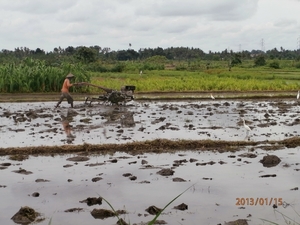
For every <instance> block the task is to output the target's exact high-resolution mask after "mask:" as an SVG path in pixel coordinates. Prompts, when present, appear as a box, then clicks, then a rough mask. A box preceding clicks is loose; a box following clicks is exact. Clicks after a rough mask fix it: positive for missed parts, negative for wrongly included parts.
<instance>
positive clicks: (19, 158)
mask: <svg viewBox="0 0 300 225" xmlns="http://www.w3.org/2000/svg"><path fill="white" fill-rule="evenodd" d="M28 158H29V156H28V155H11V156H9V159H10V160H14V161H23V160H26V159H28Z"/></svg>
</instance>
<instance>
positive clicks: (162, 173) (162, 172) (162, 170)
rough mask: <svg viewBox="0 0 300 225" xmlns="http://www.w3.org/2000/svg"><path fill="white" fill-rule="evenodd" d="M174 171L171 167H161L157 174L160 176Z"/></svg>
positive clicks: (170, 174) (168, 174) (171, 173)
mask: <svg viewBox="0 0 300 225" xmlns="http://www.w3.org/2000/svg"><path fill="white" fill-rule="evenodd" d="M174 173H175V171H174V170H171V169H161V170H160V171H158V172H157V174H159V175H162V176H172V175H173V174H174Z"/></svg>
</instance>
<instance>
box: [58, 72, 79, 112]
mask: <svg viewBox="0 0 300 225" xmlns="http://www.w3.org/2000/svg"><path fill="white" fill-rule="evenodd" d="M74 77H75V76H74V75H73V74H71V73H69V74H68V75H67V76H66V79H65V81H64V83H63V85H62V88H61V96H60V99H59V101H58V103H57V104H56V106H55V108H57V107H58V106H59V105H60V103H61V102H62V101H63V100H64V99H65V98H66V99H67V100H68V103H69V104H70V105H71V107H72V108H73V101H74V100H73V98H72V96H71V95H70V92H69V88H70V87H72V86H77V85H79V84H84V83H74V84H71V80H72V79H73V78H74Z"/></svg>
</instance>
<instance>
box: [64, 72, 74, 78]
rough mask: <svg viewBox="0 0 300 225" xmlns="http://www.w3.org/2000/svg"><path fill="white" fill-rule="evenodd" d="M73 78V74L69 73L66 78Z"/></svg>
mask: <svg viewBox="0 0 300 225" xmlns="http://www.w3.org/2000/svg"><path fill="white" fill-rule="evenodd" d="M72 77H75V76H74V75H73V74H71V73H69V74H68V75H67V76H66V78H72Z"/></svg>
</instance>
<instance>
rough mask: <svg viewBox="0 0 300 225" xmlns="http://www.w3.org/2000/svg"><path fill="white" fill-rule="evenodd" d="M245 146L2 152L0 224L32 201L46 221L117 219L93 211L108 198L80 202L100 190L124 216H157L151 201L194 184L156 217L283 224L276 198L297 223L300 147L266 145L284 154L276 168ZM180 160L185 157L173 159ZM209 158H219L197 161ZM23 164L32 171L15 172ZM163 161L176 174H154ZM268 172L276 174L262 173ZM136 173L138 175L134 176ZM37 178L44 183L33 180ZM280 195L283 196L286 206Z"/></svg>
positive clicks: (172, 220) (178, 221) (139, 218)
mask: <svg viewBox="0 0 300 225" xmlns="http://www.w3.org/2000/svg"><path fill="white" fill-rule="evenodd" d="M246 152H248V151H239V152H236V153H234V154H233V153H221V154H220V153H214V152H197V151H188V150H187V151H182V152H177V153H176V154H169V153H162V154H143V155H138V156H133V155H128V154H125V153H116V154H114V155H93V156H88V157H89V160H87V161H84V162H72V161H69V160H68V158H71V157H74V156H76V155H73V154H69V155H57V156H54V157H50V156H38V157H34V156H29V158H28V159H27V160H24V161H12V160H10V159H9V157H8V156H5V157H0V164H3V163H6V164H7V163H11V165H10V166H7V167H6V168H5V169H2V170H0V174H1V183H0V185H1V186H2V188H0V192H1V202H2V204H1V215H0V221H1V224H6V225H10V224H14V222H13V221H11V220H10V218H11V217H12V216H13V215H14V213H15V212H17V211H18V210H19V208H20V207H21V206H29V207H31V208H33V209H35V210H36V211H38V212H40V213H41V214H42V216H43V217H44V218H45V220H44V221H43V222H40V223H39V224H49V221H50V219H51V224H66V225H67V224H90V225H93V224H95V225H96V224H99V223H105V224H115V223H116V222H117V218H108V219H104V221H99V219H94V218H93V217H92V215H91V211H92V210H93V209H94V208H97V209H99V208H104V209H110V208H109V206H108V205H107V204H106V203H105V202H104V201H102V205H93V206H88V205H87V204H85V203H80V201H82V200H84V199H87V198H88V197H99V196H102V197H104V198H105V199H107V200H108V201H109V202H110V203H111V204H112V205H113V207H114V208H115V209H116V210H117V209H120V210H126V211H127V214H125V215H121V216H120V217H121V218H123V219H124V220H125V221H126V222H128V221H130V223H131V224H134V223H140V222H147V221H150V220H151V219H152V218H153V217H154V216H152V215H149V213H147V212H146V211H145V210H146V209H147V208H148V207H149V206H152V205H154V206H156V207H159V208H163V207H164V206H165V205H166V204H167V203H168V202H169V201H171V200H172V199H173V198H175V197H176V196H177V195H178V194H180V193H182V192H183V191H184V190H186V189H187V188H189V187H190V188H189V189H188V190H187V191H186V192H185V193H184V194H182V195H181V196H180V197H179V198H178V199H177V200H175V201H174V202H173V203H172V204H171V205H170V206H169V207H168V208H167V209H166V210H165V211H164V213H163V215H161V216H160V217H159V219H161V220H165V221H166V222H167V223H168V224H199V222H200V221H201V224H223V223H224V221H232V220H236V219H239V218H240V219H249V221H248V223H249V224H265V223H263V222H262V221H261V220H260V218H263V219H267V220H270V221H273V222H276V223H279V224H283V223H284V220H283V218H282V216H281V215H280V214H279V213H274V209H273V207H272V206H273V204H275V203H276V201H277V205H278V208H277V210H278V211H280V212H281V213H284V214H285V215H286V216H289V217H290V218H293V219H295V220H296V221H298V222H299V220H300V218H299V216H298V215H297V214H296V212H297V213H299V211H300V198H299V193H298V191H297V190H291V189H293V188H295V187H299V186H300V180H299V173H300V171H299V170H300V158H299V149H289V150H277V151H275V152H270V151H268V154H276V155H277V156H278V157H279V158H280V159H281V162H280V164H279V165H277V166H276V167H271V168H266V167H263V165H262V164H261V163H259V160H261V159H262V158H263V156H265V155H266V152H265V151H263V150H260V149H259V148H257V149H256V151H255V152H254V153H255V154H256V155H257V157H256V158H245V157H240V156H239V155H241V154H242V153H246ZM233 156H234V157H233ZM191 159H194V160H191ZM142 160H144V161H143V162H144V164H142ZM196 160H197V161H196ZM145 161H147V162H145ZM176 161H177V162H178V161H181V163H180V164H179V165H178V166H173V165H174V163H175V162H176ZM208 162H214V164H213V163H210V164H206V165H202V166H201V165H200V164H203V163H208ZM287 165H288V166H287ZM20 168H21V169H24V170H26V171H30V172H32V174H28V175H23V174H18V173H15V172H13V171H16V170H20ZM163 168H168V169H170V168H172V169H173V171H174V174H173V175H171V176H162V175H159V174H157V172H158V171H160V170H161V169H163ZM124 174H130V175H129V176H124ZM267 174H275V175H276V176H272V177H264V178H263V177H261V176H263V175H267ZM132 176H136V179H135V180H131V179H130V177H132ZM97 177H100V178H102V179H100V180H99V181H97V182H93V178H97ZM173 178H182V179H184V180H185V182H174V181H173ZM37 179H43V180H46V181H47V182H36V180H37ZM35 192H37V193H39V196H38V197H33V196H32V194H33V193H35ZM237 198H241V199H244V200H241V202H240V203H241V204H244V205H237V203H238V200H237ZM251 198H254V201H256V199H257V198H259V199H260V200H259V202H258V203H257V205H250V203H251V202H250V199H251ZM271 198H273V200H271ZM247 199H249V200H247ZM262 199H263V200H262ZM276 199H277V200H276ZM279 199H282V200H280V201H282V203H283V205H281V206H280V205H279ZM247 201H248V203H247ZM266 201H268V203H266ZM269 201H272V202H271V203H269ZM181 203H184V204H186V205H187V206H188V209H187V210H185V211H181V210H176V209H174V207H175V206H178V205H180V204H181ZM254 204H255V203H254ZM288 204H289V205H288ZM71 208H82V211H80V212H76V211H75V212H65V210H68V209H71ZM294 210H295V211H296V212H295V211H294Z"/></svg>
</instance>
